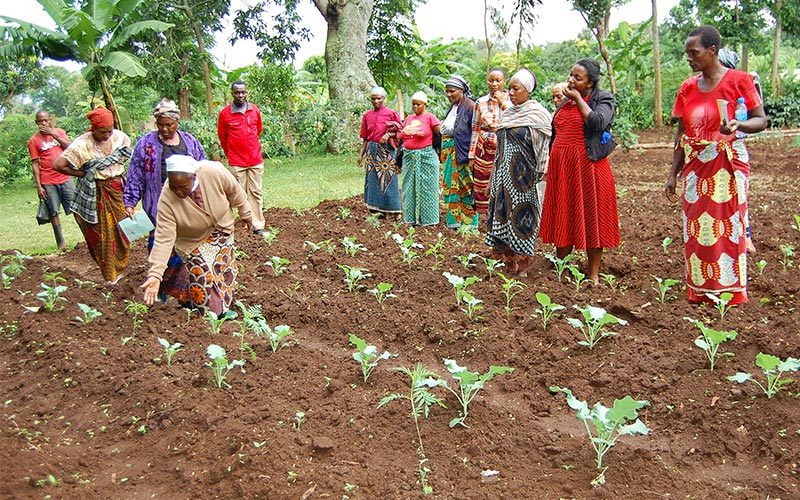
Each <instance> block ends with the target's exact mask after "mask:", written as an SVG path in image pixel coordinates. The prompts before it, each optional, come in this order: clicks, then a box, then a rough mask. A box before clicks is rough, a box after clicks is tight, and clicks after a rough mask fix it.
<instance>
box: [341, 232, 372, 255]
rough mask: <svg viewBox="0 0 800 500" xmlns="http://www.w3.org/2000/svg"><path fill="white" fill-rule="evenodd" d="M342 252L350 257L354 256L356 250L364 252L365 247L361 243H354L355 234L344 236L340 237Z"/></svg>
mask: <svg viewBox="0 0 800 500" xmlns="http://www.w3.org/2000/svg"><path fill="white" fill-rule="evenodd" d="M342 246H343V247H344V252H345V253H346V254H347V255H349V256H350V257H355V256H356V253H358V252H366V251H367V248H366V247H365V246H364V245H362V244H361V243H356V237H355V236H345V237H344V238H342Z"/></svg>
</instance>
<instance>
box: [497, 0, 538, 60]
mask: <svg viewBox="0 0 800 500" xmlns="http://www.w3.org/2000/svg"><path fill="white" fill-rule="evenodd" d="M537 5H542V0H514V7H513V9H514V10H513V12H512V13H511V24H515V23H516V24H517V28H518V31H517V68H519V67H520V53H521V52H522V38H523V34H524V33H525V30H526V28H528V29H533V27H534V26H535V25H536V21H537V20H538V18H537V16H536V10H535V9H536V6H537ZM490 69H491V68H490Z"/></svg>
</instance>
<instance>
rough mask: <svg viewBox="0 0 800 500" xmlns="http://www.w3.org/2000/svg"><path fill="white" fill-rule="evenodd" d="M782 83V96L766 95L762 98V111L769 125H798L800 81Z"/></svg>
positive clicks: (776, 126) (799, 116) (799, 120)
mask: <svg viewBox="0 0 800 500" xmlns="http://www.w3.org/2000/svg"><path fill="white" fill-rule="evenodd" d="M784 85H785V87H784V93H783V95H782V96H767V97H765V99H764V111H765V112H766V113H767V118H768V119H769V126H770V127H775V128H778V127H796V126H798V125H800V82H784ZM764 90H766V89H764Z"/></svg>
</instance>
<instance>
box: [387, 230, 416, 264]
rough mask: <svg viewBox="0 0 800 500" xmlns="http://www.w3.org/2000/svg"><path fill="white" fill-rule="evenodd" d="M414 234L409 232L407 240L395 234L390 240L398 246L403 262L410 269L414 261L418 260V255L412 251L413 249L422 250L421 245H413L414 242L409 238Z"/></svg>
mask: <svg viewBox="0 0 800 500" xmlns="http://www.w3.org/2000/svg"><path fill="white" fill-rule="evenodd" d="M413 234H414V233H413V232H412V231H409V236H408V237H407V238H403V237H402V236H400V235H399V234H397V233H394V234H392V239H393V240H394V241H395V242H396V243H397V244H398V245H400V253H402V254H403V262H404V263H406V264H407V265H408V267H409V268H410V267H411V264H413V263H414V261H415V260H417V259H419V258H420V256H419V254H418V253H417V252H416V251H415V250H414V249H415V248H422V245H420V244H419V243H415V242H414V240H413V239H412V238H411V235H413Z"/></svg>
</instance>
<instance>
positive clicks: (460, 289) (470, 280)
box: [442, 271, 481, 305]
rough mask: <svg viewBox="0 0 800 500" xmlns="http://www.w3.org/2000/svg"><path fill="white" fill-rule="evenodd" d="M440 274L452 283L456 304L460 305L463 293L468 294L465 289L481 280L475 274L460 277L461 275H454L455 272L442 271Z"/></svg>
mask: <svg viewBox="0 0 800 500" xmlns="http://www.w3.org/2000/svg"><path fill="white" fill-rule="evenodd" d="M442 276H444V277H445V278H447V281H449V282H450V284H451V285H453V288H454V289H455V291H456V305H461V301H462V300H463V299H464V297H465V295H467V294H470V293H469V291H468V290H467V287H468V286H470V285H472V284H474V283H477V282H479V281H481V279H480V278H478V277H477V276H469V277H467V278H462V277H461V276H456V275H455V274H451V273H448V272H447V271H445V272H443V273H442ZM470 295H471V294H470Z"/></svg>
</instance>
